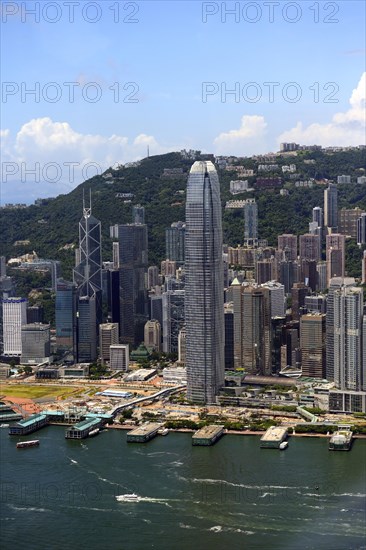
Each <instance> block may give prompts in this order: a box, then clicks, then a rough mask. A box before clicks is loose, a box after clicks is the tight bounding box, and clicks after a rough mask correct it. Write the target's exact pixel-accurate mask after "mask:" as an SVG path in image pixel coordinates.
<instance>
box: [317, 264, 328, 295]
mask: <svg viewBox="0 0 366 550" xmlns="http://www.w3.org/2000/svg"><path fill="white" fill-rule="evenodd" d="M316 271H317V274H318V278H317V285H316V289H317V291H318V292H324V291H325V290H326V289H327V288H328V284H327V263H326V262H318V263H317V265H316Z"/></svg>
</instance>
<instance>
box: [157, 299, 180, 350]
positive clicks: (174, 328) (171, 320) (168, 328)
mask: <svg viewBox="0 0 366 550" xmlns="http://www.w3.org/2000/svg"><path fill="white" fill-rule="evenodd" d="M184 294H185V293H184V290H168V291H167V292H164V294H163V302H162V306H163V351H164V352H165V353H178V336H179V331H180V330H181V329H182V328H183V325H184V320H185V317H184V300H185V296H184Z"/></svg>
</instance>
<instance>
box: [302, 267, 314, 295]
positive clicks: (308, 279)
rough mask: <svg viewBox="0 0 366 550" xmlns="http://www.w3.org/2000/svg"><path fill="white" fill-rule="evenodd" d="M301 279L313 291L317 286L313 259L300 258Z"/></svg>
mask: <svg viewBox="0 0 366 550" xmlns="http://www.w3.org/2000/svg"><path fill="white" fill-rule="evenodd" d="M301 281H302V282H303V283H305V284H306V286H308V287H310V288H311V290H312V291H313V292H315V291H316V289H317V286H318V271H317V262H316V261H315V260H301Z"/></svg>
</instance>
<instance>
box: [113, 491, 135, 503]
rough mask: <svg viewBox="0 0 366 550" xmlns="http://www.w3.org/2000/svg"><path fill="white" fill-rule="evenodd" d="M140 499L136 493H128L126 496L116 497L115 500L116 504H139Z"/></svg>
mask: <svg viewBox="0 0 366 550" xmlns="http://www.w3.org/2000/svg"><path fill="white" fill-rule="evenodd" d="M140 498H141V497H139V496H138V495H136V493H129V494H126V495H118V496H116V500H118V502H139V501H140Z"/></svg>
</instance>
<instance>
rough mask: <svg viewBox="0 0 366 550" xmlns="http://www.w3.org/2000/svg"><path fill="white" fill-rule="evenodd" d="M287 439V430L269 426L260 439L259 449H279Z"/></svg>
mask: <svg viewBox="0 0 366 550" xmlns="http://www.w3.org/2000/svg"><path fill="white" fill-rule="evenodd" d="M286 438H287V428H280V427H278V426H271V427H270V428H268V430H267V431H266V433H265V434H264V435H263V436H262V437H261V449H279V448H280V445H281V443H282V442H283V441H285V439H286Z"/></svg>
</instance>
